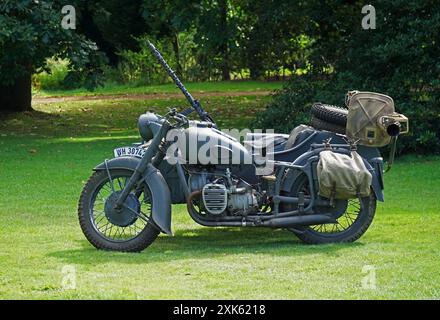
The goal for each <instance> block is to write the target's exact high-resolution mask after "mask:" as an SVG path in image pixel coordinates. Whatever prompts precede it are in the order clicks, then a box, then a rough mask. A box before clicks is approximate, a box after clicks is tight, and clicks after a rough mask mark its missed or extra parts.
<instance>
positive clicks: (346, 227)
mask: <svg viewBox="0 0 440 320" xmlns="http://www.w3.org/2000/svg"><path fill="white" fill-rule="evenodd" d="M309 190H310V188H309V184H308V179H307V177H306V176H305V175H301V176H300V177H299V178H298V179H297V180H296V182H295V183H294V185H293V186H292V189H291V192H290V194H289V195H290V196H294V197H295V196H298V193H299V192H303V193H304V196H305V197H306V198H307V197H308V195H309V194H310V191H309ZM282 209H283V211H284V210H285V211H290V210H295V209H296V208H295V207H294V205H289V206H287V205H285V208H282ZM320 210H322V212H317V213H327V211H333V212H329V213H332V214H333V215H334V216H335V218H336V223H328V224H320V225H312V226H307V227H303V228H301V229H289V231H292V232H293V233H294V234H295V235H296V236H297V237H298V238H299V239H300V240H302V241H303V242H305V243H308V244H322V243H334V242H336V243H337V242H354V241H356V240H357V239H359V238H360V237H361V236H362V235H363V234H364V233H365V232H366V231H367V229H368V227H369V226H370V225H371V223H372V221H373V218H374V215H375V212H376V197H375V196H374V192H373V191H371V194H370V195H369V196H368V197H363V198H360V199H349V200H336V205H335V208H333V209H328V208H327V209H326V208H321V209H319V208H317V211H320Z"/></svg>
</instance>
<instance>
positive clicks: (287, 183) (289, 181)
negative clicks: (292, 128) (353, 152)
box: [281, 150, 384, 202]
mask: <svg viewBox="0 0 440 320" xmlns="http://www.w3.org/2000/svg"><path fill="white" fill-rule="evenodd" d="M341 151H342V150H341ZM319 152H320V151H319V150H312V151H309V152H306V153H305V154H303V155H302V156H300V157H299V158H297V159H296V160H295V161H294V162H293V164H294V165H298V166H304V165H306V163H307V161H308V160H309V159H311V158H312V157H318V155H319ZM362 158H363V160H364V164H365V166H366V168H367V169H368V171H370V173H371V175H372V181H371V188H372V189H373V192H374V195H375V196H376V199H377V200H379V201H381V202H383V201H384V194H383V179H382V172H383V160H382V158H381V157H376V158H373V159H371V160H370V162H369V161H367V160H366V159H365V158H364V157H362ZM298 175H299V174H298V172H296V173H295V172H293V173H291V174H288V175H286V177H285V180H284V181H283V183H282V187H281V188H282V190H284V191H289V190H290V189H291V187H292V185H293V183H294V182H295V179H296V178H297V177H298ZM313 176H316V173H315V174H313Z"/></svg>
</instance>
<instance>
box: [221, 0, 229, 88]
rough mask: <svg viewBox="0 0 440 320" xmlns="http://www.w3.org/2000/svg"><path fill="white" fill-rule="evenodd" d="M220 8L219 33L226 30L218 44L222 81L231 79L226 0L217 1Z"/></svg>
mask: <svg viewBox="0 0 440 320" xmlns="http://www.w3.org/2000/svg"><path fill="white" fill-rule="evenodd" d="M219 9H220V28H221V30H219V34H221V33H222V32H226V36H223V43H222V44H221V45H220V48H219V49H220V54H221V55H222V65H221V71H222V79H223V80H224V81H227V80H231V70H230V68H229V65H230V64H229V48H228V41H229V39H228V35H227V34H228V0H220V1H219Z"/></svg>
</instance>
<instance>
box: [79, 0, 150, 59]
mask: <svg viewBox="0 0 440 320" xmlns="http://www.w3.org/2000/svg"><path fill="white" fill-rule="evenodd" d="M143 1H144V0H131V1H126V0H95V1H79V2H77V9H78V10H77V11H78V20H79V26H78V30H79V32H81V33H82V34H84V35H85V36H86V37H87V38H88V39H90V40H92V41H94V42H95V43H96V44H97V45H98V47H99V49H100V50H101V51H103V52H104V53H105V54H106V56H107V58H108V59H109V62H110V65H112V66H115V65H117V63H118V62H119V60H120V59H119V56H118V51H119V50H122V49H126V50H134V51H136V50H138V49H139V47H138V43H137V41H136V39H135V38H136V37H139V36H141V35H142V34H144V33H145V32H148V31H149V29H148V24H147V23H145V21H144V19H143V18H142V4H143Z"/></svg>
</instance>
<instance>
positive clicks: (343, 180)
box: [317, 150, 372, 199]
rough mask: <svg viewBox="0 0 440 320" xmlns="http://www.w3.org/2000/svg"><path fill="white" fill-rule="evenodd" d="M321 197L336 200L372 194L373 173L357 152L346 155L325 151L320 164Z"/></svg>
mask: <svg viewBox="0 0 440 320" xmlns="http://www.w3.org/2000/svg"><path fill="white" fill-rule="evenodd" d="M317 171H318V184H319V195H321V196H323V197H326V198H334V199H351V198H356V197H358V195H359V196H361V197H366V196H368V195H369V194H370V185H371V179H372V176H371V173H370V172H369V171H368V169H367V168H366V167H365V164H364V161H363V160H362V157H361V156H360V155H359V154H358V153H357V152H356V151H353V152H352V153H351V157H350V156H349V155H346V154H340V153H336V152H333V151H330V150H325V151H322V152H321V153H320V159H319V162H318V167H317Z"/></svg>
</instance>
